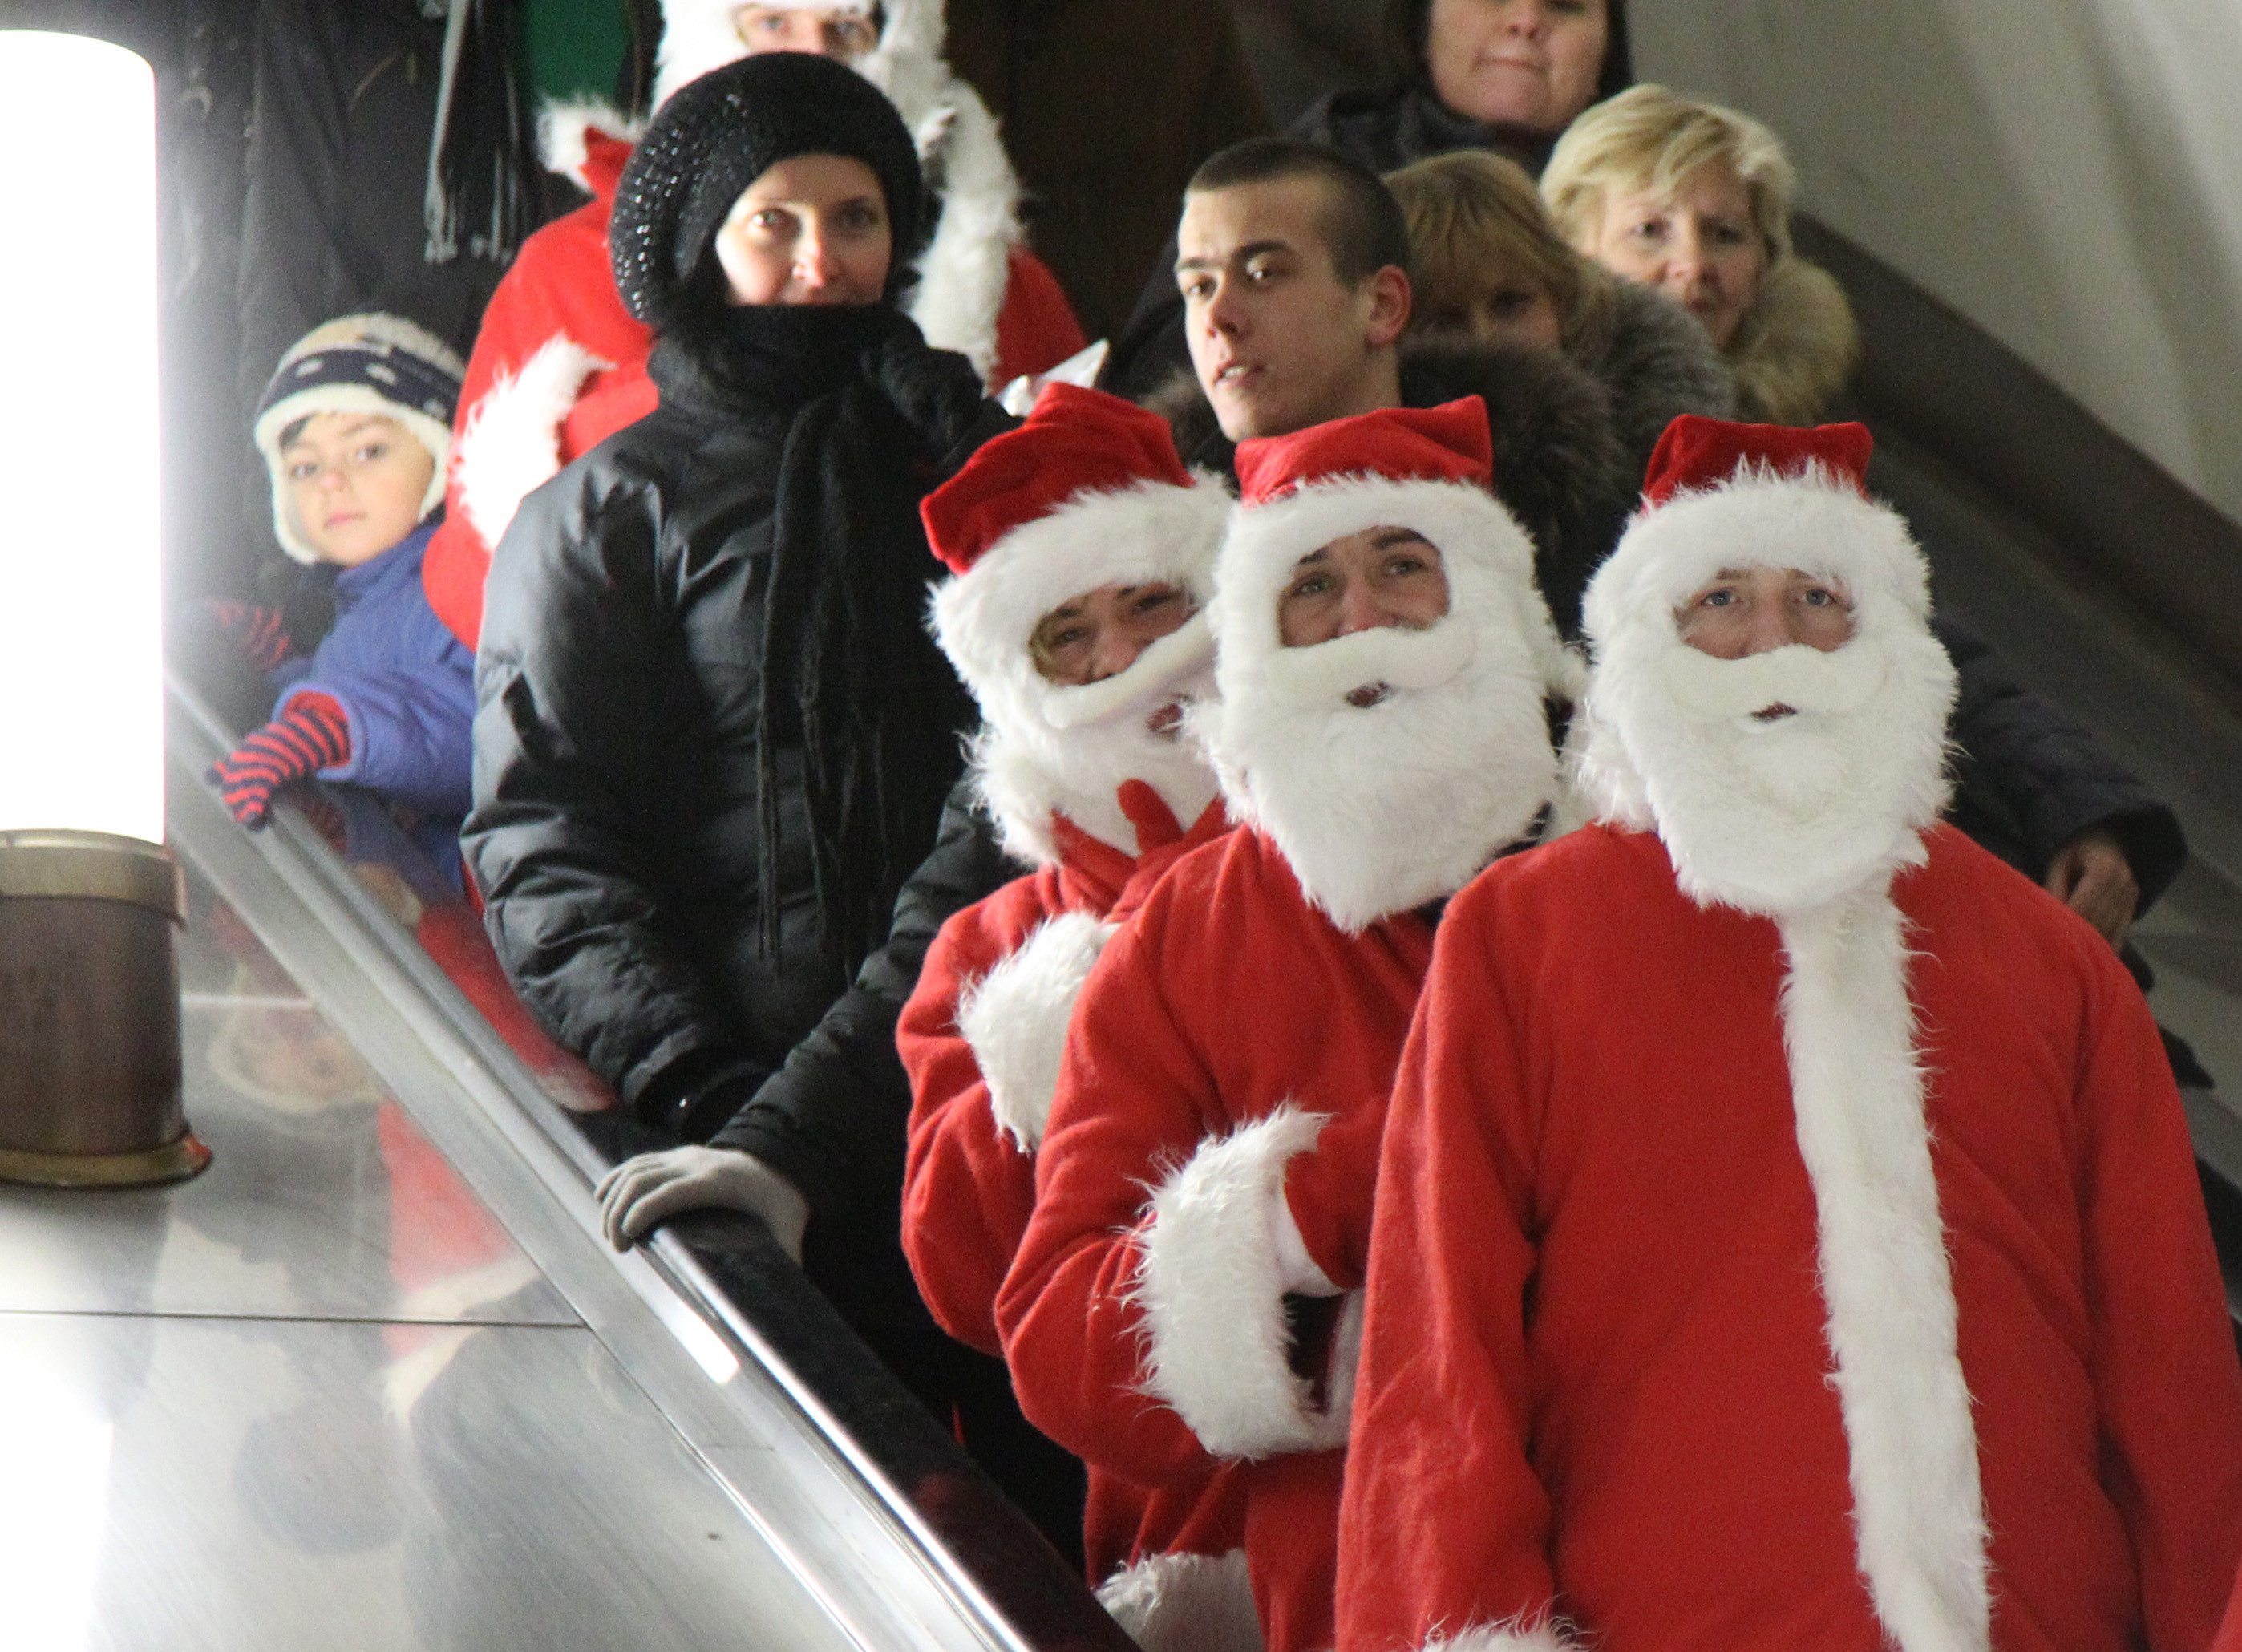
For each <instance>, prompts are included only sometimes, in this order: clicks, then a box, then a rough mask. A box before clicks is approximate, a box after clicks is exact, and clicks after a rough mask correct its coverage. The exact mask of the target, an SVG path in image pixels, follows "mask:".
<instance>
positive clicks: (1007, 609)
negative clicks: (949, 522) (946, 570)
mask: <svg viewBox="0 0 2242 1652" xmlns="http://www.w3.org/2000/svg"><path fill="white" fill-rule="evenodd" d="M1230 511H1231V501H1230V495H1229V494H1228V493H1227V492H1226V491H1225V489H1224V487H1223V486H1222V484H1221V483H1220V482H1219V481H1218V480H1216V479H1215V477H1214V476H1213V475H1212V473H1208V472H1205V471H1198V472H1194V473H1193V474H1192V478H1191V486H1190V487H1173V486H1171V485H1170V484H1169V483H1166V482H1157V481H1140V482H1137V483H1134V484H1132V485H1131V486H1130V487H1124V488H1116V489H1111V490H1109V491H1103V492H1084V493H1080V494H1076V495H1075V496H1074V497H1073V498H1072V499H1070V500H1067V501H1066V503H1064V505H1061V506H1060V507H1058V508H1057V510H1055V511H1052V512H1051V513H1050V514H1047V515H1044V516H1039V517H1037V519H1036V520H1033V521H1031V522H1025V523H1023V524H1022V525H1021V526H1019V527H1016V528H1014V529H1013V530H1012V531H1011V532H1010V533H1009V534H1005V535H1004V537H1003V538H1002V539H1000V540H998V541H997V542H996V543H995V544H994V545H991V546H990V547H989V548H988V550H986V551H985V552H983V554H982V555H981V558H980V560H979V561H977V562H975V563H974V564H973V565H972V567H969V568H968V569H966V571H965V572H964V573H963V574H958V575H957V576H956V577H955V578H953V579H950V580H949V581H945V582H944V583H943V584H942V585H939V586H937V587H936V588H935V591H934V600H933V617H934V633H935V636H936V639H937V640H939V641H940V642H941V644H942V649H943V653H945V654H947V655H949V656H950V663H951V664H952V665H954V666H956V667H957V674H958V675H960V676H962V677H963V678H964V679H965V682H966V686H967V687H968V688H971V689H972V690H973V695H974V698H975V699H977V701H979V702H980V703H981V707H982V709H983V711H984V712H985V713H987V714H988V715H990V716H992V717H995V718H998V719H1000V720H1017V719H1019V718H1022V717H1037V718H1038V719H1040V718H1041V717H1042V715H1043V713H1044V709H1045V708H1046V706H1047V705H1048V703H1049V702H1050V699H1051V695H1052V694H1053V692H1054V690H1053V689H1052V688H1051V683H1050V682H1048V681H1046V680H1045V679H1044V675H1043V674H1042V673H1041V672H1039V671H1037V669H1036V663H1035V661H1034V659H1033V658H1032V656H1031V655H1030V654H1029V651H1028V644H1029V641H1030V638H1032V637H1033V636H1034V635H1035V631H1036V627H1037V625H1039V624H1041V623H1042V621H1043V617H1044V615H1045V614H1049V613H1050V612H1051V610H1052V609H1053V608H1057V607H1058V605H1059V604H1060V603H1062V602H1065V601H1070V600H1071V599H1072V598H1075V597H1077V596H1080V595H1082V594H1084V592H1085V591H1094V590H1096V589H1098V588H1099V587H1100V586H1105V585H1148V584H1151V583H1154V582H1156V581H1158V582H1165V583H1169V584H1173V585H1179V586H1181V587H1182V588H1184V589H1185V590H1186V591H1188V592H1189V593H1190V594H1191V600H1192V601H1193V602H1194V603H1195V604H1196V605H1198V606H1199V607H1202V608H1203V607H1205V604H1206V603H1207V602H1208V601H1209V600H1210V599H1211V598H1212V596H1213V594H1214V559H1215V555H1216V553H1217V552H1218V551H1219V550H1220V549H1221V547H1222V534H1223V529H1224V528H1225V527H1226V526H1227V525H1228V523H1229V520H1230Z"/></svg>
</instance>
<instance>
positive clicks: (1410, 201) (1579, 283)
mask: <svg viewBox="0 0 2242 1652" xmlns="http://www.w3.org/2000/svg"><path fill="white" fill-rule="evenodd" d="M1386 185H1387V187H1388V188H1390V189H1391V190H1392V191H1393V198H1394V199H1396V200H1397V201H1399V202H1400V204H1401V214H1402V217H1403V218H1406V220H1407V221H1408V225H1409V245H1410V251H1411V252H1413V254H1414V255H1415V258H1416V264H1417V274H1416V299H1415V304H1414V306H1413V309H1412V312H1411V319H1410V326H1411V328H1412V330H1413V331H1414V332H1420V333H1422V334H1426V335H1437V334H1447V335H1449V336H1452V337H1453V336H1457V335H1462V336H1466V337H1469V338H1473V339H1478V340H1480V342H1482V343H1487V344H1494V343H1514V344H1526V345H1538V346H1541V347H1543V348H1545V349H1551V350H1556V351H1559V352H1561V353H1563V354H1564V355H1565V356H1566V357H1567V359H1570V360H1571V361H1572V362H1573V364H1574V366H1577V367H1580V368H1581V369H1582V370H1583V371H1585V372H1587V373H1589V374H1591V375H1592V376H1593V377H1594V378H1595V379H1597V380H1598V381H1599V382H1601V384H1602V385H1603V386H1604V389H1605V391H1606V393H1608V396H1609V398H1610V401H1611V414H1612V429H1613V433H1614V434H1615V435H1616V436H1618V438H1619V440H1620V441H1621V443H1622V444H1623V445H1624V446H1625V447H1626V448H1627V450H1628V458H1629V460H1630V467H1631V473H1634V474H1638V475H1639V474H1640V473H1641V471H1642V468H1643V467H1644V466H1645V465H1647V464H1648V462H1649V460H1650V454H1651V450H1652V449H1653V448H1655V447H1656V446H1657V445H1658V438H1659V437H1660V436H1661V434H1663V433H1664V432H1665V429H1666V426H1668V424H1669V423H1671V422H1672V421H1673V420H1674V419H1675V417H1677V416H1678V415H1680V414H1681V413H1700V414H1702V415H1704V416H1705V417H1707V418H1711V419H1725V418H1727V417H1728V416H1729V414H1730V413H1732V412H1733V411H1734V408H1735V389H1734V386H1733V385H1732V384H1731V382H1730V378H1729V373H1728V364H1727V362H1726V361H1724V360H1723V359H1722V357H1721V353H1720V352H1719V351H1718V350H1716V349H1715V347H1714V346H1713V344H1712V341H1711V339H1708V337H1707V336H1706V333H1705V330H1704V329H1703V328H1702V327H1701V326H1696V325H1695V323H1693V322H1692V321H1691V320H1690V319H1689V318H1688V316H1687V315H1685V314H1684V313H1683V312H1682V311H1681V308H1680V307H1679V306H1676V305H1675V303H1674V302H1673V301H1672V300H1671V299H1668V298H1666V297H1665V296H1664V295H1663V294H1661V293H1660V292H1655V291H1654V290H1652V289H1651V288H1649V287H1647V286H1641V285H1635V284H1634V283H1631V282H1625V281H1621V280H1620V279H1617V278H1616V277H1614V276H1613V275H1612V274H1611V272H1609V271H1608V270H1606V269H1605V268H1604V267H1603V266H1602V265H1599V264H1597V263H1596V262H1594V260H1593V259H1587V258H1583V257H1582V256H1581V254H1580V253H1578V252H1574V250H1573V249H1572V248H1571V247H1570V246H1568V245H1566V243H1565V239H1564V238H1563V237H1562V236H1561V235H1559V234H1558V233H1557V232H1556V229H1555V227H1554V225H1551V223H1550V222H1549V217H1548V214H1547V212H1546V211H1545V210H1544V209H1543V207H1542V205H1541V196H1540V195H1539V194H1538V193H1536V192H1535V190H1534V180H1533V179H1532V178H1529V177H1527V174H1526V171H1525V169H1524V168H1522V167H1520V166H1519V165H1517V164H1516V163H1515V162H1514V161H1510V160H1507V159H1506V158H1503V157H1502V156H1500V155H1494V154H1490V153H1488V152H1487V151H1484V150H1458V151H1453V152H1452V153H1450V154H1446V155H1435V156H1433V157H1432V158H1430V159H1427V160H1421V161H1419V162H1417V163H1416V164H1415V165H1410V166H1405V167H1403V168H1402V169H1401V170H1400V171H1398V172H1391V173H1388V174H1387V175H1386Z"/></svg>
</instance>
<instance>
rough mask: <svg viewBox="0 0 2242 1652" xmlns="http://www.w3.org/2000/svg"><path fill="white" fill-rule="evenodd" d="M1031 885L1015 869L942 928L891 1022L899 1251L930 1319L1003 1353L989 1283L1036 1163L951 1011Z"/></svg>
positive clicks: (1026, 900) (1033, 913)
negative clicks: (993, 1099)
mask: <svg viewBox="0 0 2242 1652" xmlns="http://www.w3.org/2000/svg"><path fill="white" fill-rule="evenodd" d="M1034 882H1035V880H1034V879H1032V878H1023V879H1021V880H1020V881H1019V883H1016V884H1013V885H1010V886H1009V887H1008V888H1006V889H1004V890H999V891H998V892H997V894H996V895H994V896H992V897H990V898H989V899H988V900H985V901H983V902H980V903H977V904H976V905H974V906H970V907H968V908H967V909H966V910H963V911H962V912H959V913H958V914H957V915H956V916H955V917H951V918H950V921H949V922H948V923H944V924H943V926H942V931H941V933H940V934H938V935H936V937H935V938H934V944H933V945H932V946H930V948H928V949H927V955H926V962H925V964H923V966H922V967H921V969H920V970H919V977H918V985H917V986H916V988H915V989H914V990H913V991H912V993H911V996H910V1003H909V1004H905V1005H904V1006H903V1019H902V1020H901V1022H899V1023H898V1024H897V1026H896V1050H897V1051H899V1052H900V1054H901V1055H902V1057H903V1071H905V1072H907V1073H908V1074H909V1075H910V1085H911V1116H910V1146H909V1152H908V1157H907V1158H906V1160H905V1163H904V1167H903V1255H904V1256H905V1258H906V1259H908V1260H909V1261H910V1269H911V1275H912V1277H913V1278H914V1279H916V1280H917V1281H918V1288H919V1293H920V1294H921V1295H922V1296H923V1297H924V1298H925V1299H926V1305H927V1306H928V1307H929V1308H930V1310H931V1311H932V1312H933V1314H934V1318H935V1321H936V1324H938V1325H940V1326H942V1328H943V1330H945V1331H947V1332H948V1333H950V1335H951V1336H954V1337H956V1338H957V1340H959V1341H960V1342H963V1343H967V1344H969V1345H970V1346H973V1347H977V1348H979V1349H980V1350H982V1351H983V1353H1001V1352H1002V1351H1003V1350H1002V1347H1001V1345H1000V1343H999V1341H998V1339H997V1287H998V1286H1001V1285H1002V1284H1003V1283H1004V1273H1005V1271H1006V1270H1007V1269H1008V1268H1010V1266H1011V1265H1012V1258H1013V1255H1014V1253H1015V1252H1017V1250H1018V1248H1019V1244H1020V1235H1021V1234H1022V1233H1023V1232H1025V1231H1026V1229H1027V1226H1028V1212H1029V1211H1030V1209H1031V1208H1033V1206H1034V1204H1035V1197H1036V1169H1035V1165H1036V1161H1035V1158H1034V1157H1033V1155H1032V1154H1031V1153H1030V1152H1029V1151H1028V1150H1027V1149H1026V1148H1024V1147H1023V1146H1021V1145H1019V1144H1018V1143H1017V1142H1015V1141H1014V1140H1013V1139H1012V1138H1010V1136H1008V1135H1006V1134H1005V1133H1004V1131H1003V1130H1002V1129H1001V1128H1000V1127H999V1126H998V1125H997V1118H996V1114H995V1112H994V1111H992V1109H991V1107H990V1099H989V1085H988V1082H987V1080H986V1079H985V1078H983V1076H982V1072H981V1066H980V1063H979V1061H978V1060H977V1058H975V1056H974V1053H973V1047H972V1045H971V1044H969V1043H967V1042H966V1039H965V1036H964V1034H963V1032H961V1031H959V1030H958V1025H957V1008H958V1003H959V1000H960V999H961V998H963V997H964V995H965V994H966V992H967V991H970V989H971V988H972V987H973V986H974V985H975V984H977V982H978V981H979V980H980V978H981V977H983V976H985V975H986V974H987V973H988V971H989V970H990V966H991V965H993V964H995V963H996V962H997V960H998V959H999V958H1000V957H1003V956H1004V953H1005V951H1006V950H1009V949H1008V947H1007V944H1006V942H1007V938H1008V936H1009V937H1010V939H1011V940H1012V941H1015V942H1016V941H1017V938H1018V936H1019V934H1020V933H1024V931H1025V930H1026V928H1027V927H1028V926H1029V925H1030V924H1031V923H1033V921H1034V918H1035V917H1037V916H1039V915H1040V914H1041V911H1042V909H1041V907H1040V906H1039V905H1037V904H1036V903H1034V902H1033V899H1032V896H1031V894H1030V893H1029V891H1030V890H1031V889H1032V886H1033V884H1034ZM1023 907H1025V908H1026V909H1028V910H1025V911H1022V910H1019V909H1021V908H1023Z"/></svg>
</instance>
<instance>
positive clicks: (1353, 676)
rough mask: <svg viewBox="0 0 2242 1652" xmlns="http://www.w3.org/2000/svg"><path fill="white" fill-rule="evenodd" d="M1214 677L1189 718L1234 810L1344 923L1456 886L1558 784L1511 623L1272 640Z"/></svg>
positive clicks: (1522, 827)
mask: <svg viewBox="0 0 2242 1652" xmlns="http://www.w3.org/2000/svg"><path fill="white" fill-rule="evenodd" d="M1222 686H1223V693H1224V698H1223V699H1222V701H1221V702H1218V703H1217V704H1214V705H1212V706H1207V707H1204V708H1199V709H1198V710H1197V711H1195V712H1194V714H1193V717H1192V725H1193V728H1194V729H1195V730H1196V731H1197V732H1198V734H1199V735H1200V737H1201V738H1202V739H1203V740H1204V741H1205V743H1206V746H1207V748H1208V749H1209V751H1210V752H1211V753H1212V755H1213V758H1214V762H1215V768H1216V771H1217V772H1218V774H1219V775H1220V776H1222V782H1223V792H1224V795H1225V796H1226V797H1228V799H1229V800H1230V803H1231V807H1232V812H1233V813H1235V814H1238V815H1242V816H1243V817H1244V818H1245V819H1246V820H1248V821H1250V822H1252V823H1253V824H1254V825H1255V826H1257V827H1259V829H1261V830H1263V831H1265V832H1266V833H1267V834H1268V835H1269V837H1270V838H1271V840H1272V842H1274V843H1276V845H1277V847H1278V849H1279V850H1280V851H1281V852H1282V853H1283V855H1284V856H1285V861H1286V862H1287V863H1289V864H1290V865H1291V867H1292V872H1293V875H1294V876H1297V877H1298V878H1299V880H1300V887H1301V889H1302V890H1304V891H1305V892H1306V895H1307V897H1308V898H1309V900H1311V901H1312V902H1313V903H1315V904H1316V905H1317V906H1318V907H1319V908H1321V909H1322V910H1323V911H1324V912H1325V913H1326V914H1327V915H1328V916H1329V917H1330V918H1331V920H1332V923H1336V924H1337V925H1338V926H1339V928H1340V929H1341V930H1346V931H1347V932H1348V933H1350V934H1353V933H1355V932H1358V931H1359V930H1363V929H1366V928H1367V927H1368V926H1369V925H1370V924H1372V923H1376V922H1377V921H1378V920H1379V918H1382V917H1388V916H1390V915H1392V914H1393V913H1396V912H1403V911H1406V910H1410V909H1411V908H1413V907H1417V906H1422V905H1423V904H1424V903H1426V902H1427V901H1432V900H1437V899H1439V898H1440V897H1443V896H1448V895H1453V894H1454V893H1455V892H1456V891H1457V890H1460V889H1461V888H1462V887H1463V886H1464V885H1465V884H1466V883H1469V882H1470V881H1471V879H1472V878H1473V876H1475V875H1476V874H1477V873H1478V872H1479V871H1480V869H1481V868H1482V867H1484V866H1485V865H1486V864H1487V863H1488V862H1489V861H1491V860H1492V859H1494V856H1495V855H1496V853H1497V852H1498V851H1499V850H1501V849H1502V848H1503V847H1504V846H1505V845H1507V844H1508V843H1514V842H1515V841H1516V840H1517V839H1518V838H1519V837H1520V836H1522V835H1523V834H1524V833H1525V832H1526V831H1527V829H1528V828H1529V827H1530V826H1532V824H1533V823H1534V816H1535V815H1536V814H1538V813H1539V812H1540V810H1541V806H1542V805H1543V804H1544V803H1546V802H1549V801H1550V799H1551V798H1552V796H1554V793H1555V791H1556V789H1557V766H1556V758H1555V755H1554V753H1553V752H1552V751H1551V750H1550V748H1549V732H1548V722H1547V715H1546V713H1545V712H1544V710H1543V708H1542V682H1541V671H1540V668H1539V667H1538V665H1537V663H1536V662H1535V661H1534V659H1533V658H1532V657H1531V655H1530V654H1529V652H1528V650H1527V647H1526V645H1525V642H1524V641H1523V640H1522V639H1521V638H1520V637H1519V636H1518V635H1516V633H1515V630H1514V628H1506V627H1503V626H1499V625H1490V624H1482V625H1480V626H1478V627H1476V628H1473V627H1471V626H1469V624H1468V622H1467V621H1465V620H1464V619H1463V618H1461V617H1460V615H1458V614H1453V613H1452V614H1450V615H1449V616H1448V617H1447V618H1446V619H1444V620H1442V621H1440V622H1439V623H1437V624H1435V625H1433V626H1431V627H1429V628H1426V629H1425V630H1422V631H1408V630H1400V629H1396V628H1385V629H1380V630H1376V631H1367V632H1359V633H1357V634H1356V635H1353V636H1349V637H1341V638H1338V639H1336V640H1334V641H1330V642H1325V643H1319V644H1318V645H1316V646H1315V647H1313V648H1279V649H1276V650H1274V651H1273V652H1272V653H1270V654H1267V655H1264V656H1263V657H1262V658H1260V659H1259V661H1256V662H1255V665H1254V666H1253V667H1252V668H1247V669H1243V670H1238V669H1230V668H1225V670H1224V672H1223V673H1222ZM1364 701H1369V702H1370V703H1368V704H1364V703H1361V702H1364Z"/></svg>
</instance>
